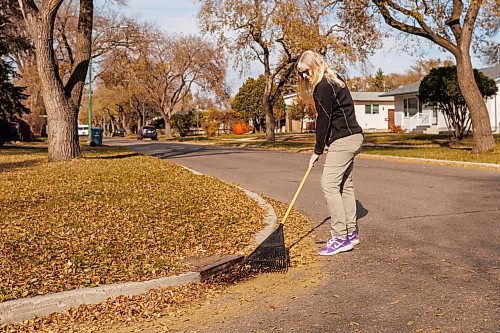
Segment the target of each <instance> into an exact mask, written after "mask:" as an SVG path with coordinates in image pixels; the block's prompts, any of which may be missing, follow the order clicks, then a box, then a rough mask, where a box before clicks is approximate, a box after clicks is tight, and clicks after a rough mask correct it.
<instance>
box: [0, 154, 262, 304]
mask: <svg viewBox="0 0 500 333" xmlns="http://www.w3.org/2000/svg"><path fill="white" fill-rule="evenodd" d="M86 149H87V150H86V151H85V158H78V159H75V160H72V161H68V162H53V163H48V162H46V161H47V152H46V150H45V149H27V148H22V149H19V148H17V149H16V148H3V149H2V150H1V154H0V184H2V186H1V187H0V239H2V242H0V262H2V265H0V302H1V301H6V300H10V299H16V298H21V297H27V296H35V295H40V294H46V293H51V292H57V291H63V290H70V289H75V288H79V287H89V286H90V287H92V286H96V285H98V284H109V283H117V282H124V281H142V280H148V279H152V278H157V277H162V276H169V275H174V274H177V273H179V272H181V271H184V270H186V266H185V264H184V262H185V260H186V259H187V258H192V257H204V256H210V255H217V254H232V253H238V252H240V251H241V250H242V249H244V248H245V247H246V246H247V245H248V244H251V243H252V242H253V239H254V235H255V233H256V232H257V231H258V230H260V229H261V228H262V220H263V216H264V212H263V211H262V210H261V209H260V208H259V206H258V205H257V204H256V203H255V202H254V201H253V200H251V199H250V198H248V197H247V196H246V195H245V194H244V193H243V192H241V191H240V190H239V189H237V188H236V187H234V186H231V185H227V184H225V183H222V182H220V181H218V180H216V179H214V178H210V177H206V176H196V175H193V174H192V173H191V172H189V171H186V170H185V169H183V168H181V167H178V166H175V165H173V164H171V163H168V162H166V161H162V160H159V159H156V158H153V157H147V156H141V155H139V154H137V153H134V152H130V151H125V150H120V149H107V148H99V149H90V148H86Z"/></svg>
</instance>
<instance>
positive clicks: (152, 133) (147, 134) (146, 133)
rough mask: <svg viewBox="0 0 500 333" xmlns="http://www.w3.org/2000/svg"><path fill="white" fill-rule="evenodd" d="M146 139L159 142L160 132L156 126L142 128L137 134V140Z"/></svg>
mask: <svg viewBox="0 0 500 333" xmlns="http://www.w3.org/2000/svg"><path fill="white" fill-rule="evenodd" d="M144 138H149V139H151V140H158V132H156V128H155V127H154V126H150V125H148V126H142V127H141V129H140V130H139V132H138V133H137V140H142V139H144Z"/></svg>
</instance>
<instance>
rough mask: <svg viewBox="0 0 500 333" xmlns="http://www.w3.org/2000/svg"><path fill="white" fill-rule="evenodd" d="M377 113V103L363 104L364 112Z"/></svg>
mask: <svg viewBox="0 0 500 333" xmlns="http://www.w3.org/2000/svg"><path fill="white" fill-rule="evenodd" d="M378 113H379V105H378V104H366V105H365V114H378Z"/></svg>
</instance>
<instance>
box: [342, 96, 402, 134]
mask: <svg viewBox="0 0 500 333" xmlns="http://www.w3.org/2000/svg"><path fill="white" fill-rule="evenodd" d="M381 94H383V92H351V96H352V99H353V101H354V109H355V111H356V120H357V121H358V124H359V126H361V127H362V128H363V131H364V132H382V131H388V130H389V127H390V125H391V121H392V119H394V118H393V117H394V97H393V96H385V97H381V96H380V95H381ZM392 124H393V123H392Z"/></svg>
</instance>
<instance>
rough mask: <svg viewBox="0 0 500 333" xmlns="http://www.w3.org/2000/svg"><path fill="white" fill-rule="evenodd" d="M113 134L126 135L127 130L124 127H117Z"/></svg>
mask: <svg viewBox="0 0 500 333" xmlns="http://www.w3.org/2000/svg"><path fill="white" fill-rule="evenodd" d="M111 136H113V137H115V136H122V137H125V130H124V129H123V128H117V129H115V131H114V132H113V134H112V135H111Z"/></svg>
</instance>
